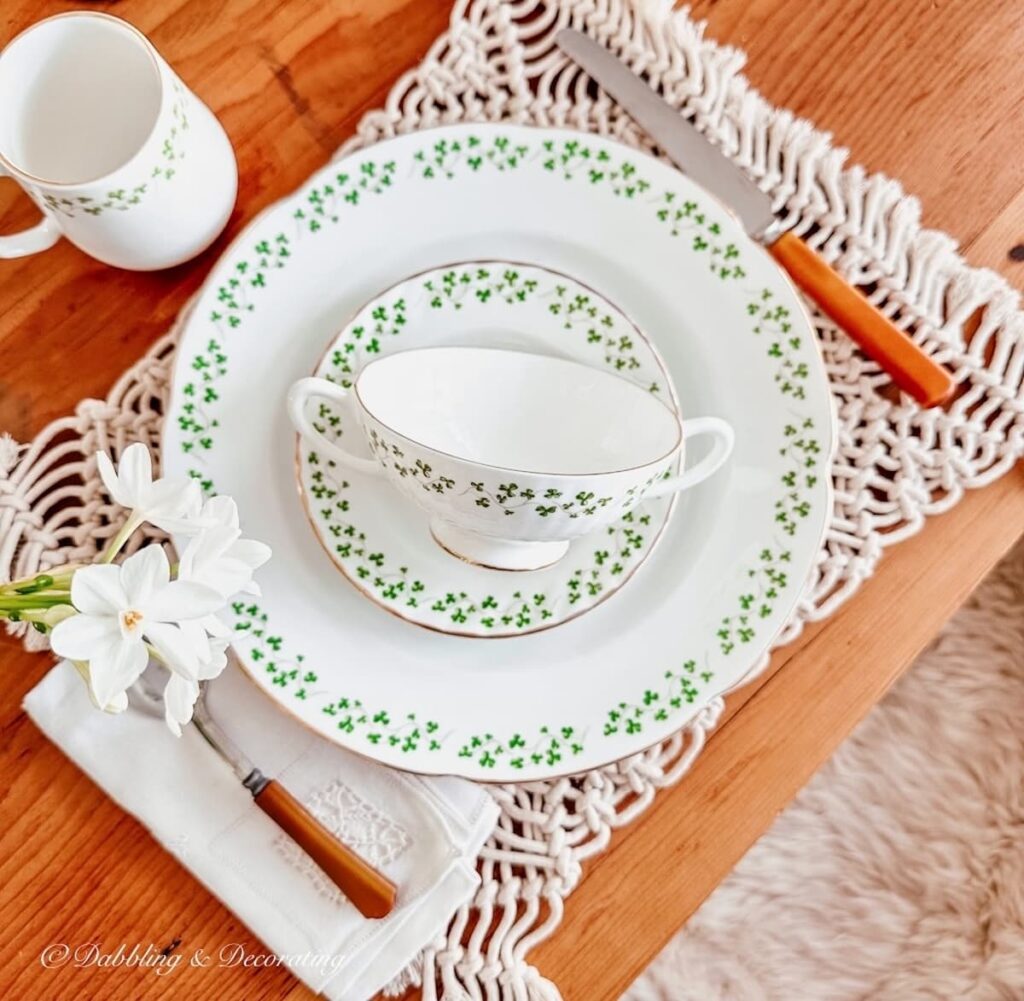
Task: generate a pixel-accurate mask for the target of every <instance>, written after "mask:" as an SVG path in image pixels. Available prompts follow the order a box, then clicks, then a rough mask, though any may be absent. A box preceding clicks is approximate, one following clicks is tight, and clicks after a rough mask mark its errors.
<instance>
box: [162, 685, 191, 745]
mask: <svg viewBox="0 0 1024 1001" xmlns="http://www.w3.org/2000/svg"><path fill="white" fill-rule="evenodd" d="M197 698H199V684H198V683H197V682H195V681H193V680H192V679H191V678H183V677H182V676H181V675H180V674H173V673H172V674H171V676H170V677H169V678H168V679H167V686H166V687H165V688H164V719H165V720H166V721H167V726H168V727H169V728H170V731H171V733H173V734H174V736H175V737H180V736H181V725H182V723H187V722H188V721H189V720H190V719H192V709H193V707H194V706H195V704H196V699H197Z"/></svg>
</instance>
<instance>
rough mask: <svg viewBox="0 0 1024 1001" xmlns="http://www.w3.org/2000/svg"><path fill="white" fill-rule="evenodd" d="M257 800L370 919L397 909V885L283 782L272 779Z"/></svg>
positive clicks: (256, 797)
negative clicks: (339, 836)
mask: <svg viewBox="0 0 1024 1001" xmlns="http://www.w3.org/2000/svg"><path fill="white" fill-rule="evenodd" d="M253 799H255V800H256V804H257V806H259V808H260V809H261V810H262V811H263V812H264V813H265V814H266V815H267V816H268V817H270V819H271V820H273V821H274V823H276V824H277V826H278V827H280V828H281V830H283V831H284V832H285V833H286V834H288V835H289V836H290V837H291V838H292V839H293V840H294V841H295V843H296V844H297V845H298V846H299V847H300V848H301V849H302V850H303V851H304V852H305V853H306V854H307V855H308V856H309V857H310V858H311V859H312V860H313V861H314V862H315V863H316V864H317V865H318V866H320V868H321V869H323V871H324V873H325V874H326V875H327V876H328V877H329V878H330V880H331V882H332V883H334V885H335V886H337V887H338V889H339V890H341V892H342V893H344V894H345V896H346V897H348V899H349V900H351V901H352V903H353V904H355V906H356V909H357V910H358V911H359V913H360V914H362V915H363V916H364V917H367V918H382V917H384V916H385V915H387V914H390V913H391V909H392V908H393V907H394V906H395V894H396V890H395V884H394V883H392V882H391V881H390V880H389V879H387V878H386V877H384V876H382V875H381V874H380V873H379V872H377V870H376V869H374V868H373V867H372V866H371V865H369V864H368V863H367V862H365V861H364V860H363V859H361V858H360V857H359V856H358V855H356V853H355V852H354V851H352V850H351V849H350V848H349V847H347V846H346V845H344V844H342V842H341V841H339V840H338V839H337V838H336V837H335V836H334V835H333V834H331V832H330V831H328V830H327V828H326V827H324V826H323V825H322V824H321V823H320V822H319V821H318V820H317V819H316V817H314V816H313V815H312V814H311V813H310V812H309V811H308V810H307V809H306V808H305V807H304V806H303V805H302V804H301V803H300V802H299V801H298V800H297V799H296V798H295V797H294V796H292V794H291V793H290V792H288V790H287V789H285V787H284V786H283V785H281V783H280V782H277V781H275V780H273V779H271V780H270V781H269V782H267V784H266V785H265V786H263V788H262V789H260V791H259V792H257V793H256V794H255V795H254V796H253Z"/></svg>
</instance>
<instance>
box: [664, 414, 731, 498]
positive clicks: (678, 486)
mask: <svg viewBox="0 0 1024 1001" xmlns="http://www.w3.org/2000/svg"><path fill="white" fill-rule="evenodd" d="M702 434H710V435H714V438H715V443H714V445H712V446H711V451H710V452H709V453H708V454H707V455H706V456H704V458H703V459H701V460H700V462H698V463H697V465H696V466H694V467H693V468H692V469H687V470H686V472H685V473H680V474H679V475H678V476H673V477H672V478H671V479H668V480H662V481H661V482H660V483H656V484H654V485H653V486H652V487H651V489H650V490H648V491H647V493H645V494H644V497H645V498H647V497H664V496H665V495H666V494H676V493H679V491H680V490H689V488H690V487H693V486H696V485H697V484H698V483H700V482H702V481H703V480H706V479H707V478H708V477H709V476H710V475H711V474H712V473H716V472H718V470H719V469H720V468H721V466H722V464H723V463H724V462H725V460H726V459H728V458H729V456H730V455H732V447H733V444H734V443H735V441H736V435H735V434H734V433H733V430H732V426H731V425H730V424H727V423H726V422H725V421H723V420H722V419H721V418H720V417H695V418H693V420H689V421H683V440H684V441H685V440H686V439H687V438H698V437H700V436H701V435H702Z"/></svg>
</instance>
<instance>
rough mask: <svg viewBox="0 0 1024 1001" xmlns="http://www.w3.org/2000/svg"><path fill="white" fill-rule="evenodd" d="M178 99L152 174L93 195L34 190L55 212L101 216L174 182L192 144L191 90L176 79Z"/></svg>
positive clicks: (130, 205) (121, 209) (125, 208)
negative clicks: (129, 183)
mask: <svg viewBox="0 0 1024 1001" xmlns="http://www.w3.org/2000/svg"><path fill="white" fill-rule="evenodd" d="M172 87H173V91H174V100H173V101H172V103H171V122H170V126H169V127H168V130H167V133H166V134H165V135H164V137H163V139H162V140H161V143H160V149H159V152H158V154H157V158H156V160H155V161H154V162H152V164H151V167H150V169H149V173H148V174H146V175H145V176H144V177H140V179H138V180H137V181H136V182H135V183H133V184H131V185H129V186H128V187H120V188H112V189H111V190H109V191H106V192H104V193H103V194H100V195H96V196H95V197H93V196H87V195H76V196H73V197H70V198H69V197H67V196H61V197H57V196H56V195H54V194H53V193H52V192H48V191H42V190H40V189H38V188H36V189H34V192H35V195H36V198H37V199H38V200H39V202H40V203H41V204H42V205H44V206H45V207H46V208H47V209H49V210H50V212H52V213H53V214H55V215H59V216H63V217H64V218H67V219H73V218H74V217H75V216H80V215H83V214H84V215H91V216H98V215H102V214H103V213H104V212H127V211H128V210H129V209H132V208H134V207H135V206H136V205H138V204H140V203H141V202H142V200H143V199H144V198H146V197H148V196H149V195H151V194H152V193H153V191H154V190H155V189H157V188H158V187H159V185H160V184H161V183H162V182H164V181H170V180H171V179H172V178H173V177H174V175H175V174H176V173H177V171H178V167H179V166H180V164H181V161H182V160H184V159H185V154H186V151H187V147H188V141H187V140H188V135H187V133H188V131H189V120H188V102H189V96H188V91H186V90H185V88H184V87H183V86H182V85H181V84H180V83H179V82H178V81H177V80H175V81H174V83H173V84H172Z"/></svg>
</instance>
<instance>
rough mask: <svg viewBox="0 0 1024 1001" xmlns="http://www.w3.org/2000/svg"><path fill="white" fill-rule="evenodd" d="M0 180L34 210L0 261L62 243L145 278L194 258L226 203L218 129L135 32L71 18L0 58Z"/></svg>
mask: <svg viewBox="0 0 1024 1001" xmlns="http://www.w3.org/2000/svg"><path fill="white" fill-rule="evenodd" d="M0 174H2V175H7V176H10V177H12V178H13V179H14V180H15V181H17V183H18V184H19V185H21V187H22V188H24V189H25V191H26V192H27V193H28V195H29V196H30V197H31V198H32V199H33V201H34V202H35V203H36V204H37V205H38V206H39V208H40V209H41V210H42V212H43V219H42V221H41V222H40V223H39V224H38V225H36V226H34V227H32V228H30V229H27V230H24V231H23V232H21V233H16V234H13V235H11V236H0V258H3V257H22V256H24V255H26V254H34V253H37V252H38V251H40V250H46V249H47V248H48V247H52V246H53V244H54V243H56V242H57V240H58V239H59V238H60V237H61V235H63V236H66V237H67V238H68V239H69V240H70V241H71V242H72V243H74V244H75V245H76V246H77V247H79V248H81V249H82V250H84V251H85V253H87V254H89V255H91V256H92V257H95V258H96V259H97V260H100V261H103V262H104V263H105V264H113V265H115V266H117V267H121V268H130V269H132V270H137V271H150V270H153V269H156V268H166V267H170V266H172V265H175V264H180V263H182V262H183V261H187V260H188V259H189V258H191V257H194V256H195V255H196V254H198V253H199V252H200V251H202V250H204V249H205V248H206V247H207V246H209V244H210V243H212V242H213V240H214V239H215V238H216V237H217V235H218V234H219V233H220V231H221V230H222V229H223V228H224V225H225V223H226V222H227V220H228V217H229V216H230V215H231V210H232V208H233V207H234V204H235V194H236V192H237V189H238V171H237V167H236V165H235V156H234V153H233V152H232V149H231V144H230V142H228V138H227V136H226V135H225V133H224V130H223V128H221V125H220V123H219V122H218V121H217V119H216V118H215V117H214V116H213V114H212V112H211V111H210V110H209V108H207V107H206V105H204V104H203V103H202V102H201V101H200V100H199V99H198V98H197V97H196V96H195V95H194V94H193V93H192V92H191V91H190V90H189V89H188V88H187V87H186V86H185V85H184V84H183V83H182V82H181V80H180V79H178V76H177V75H176V74H175V72H174V71H173V70H172V69H171V67H170V66H168V65H167V63H166V62H165V61H164V60H163V59H162V58H161V57H160V55H159V54H158V53H157V51H156V49H154V48H153V46H152V45H151V44H150V42H149V40H148V39H147V38H146V37H145V35H143V34H142V33H141V32H140V31H138V30H137V29H136V28H134V27H132V25H130V24H128V23H127V22H126V21H122V20H120V18H116V17H111V16H110V15H108V14H100V13H95V12H91V11H89V12H86V11H72V12H70V13H67V14H58V15H56V16H55V17H50V18H47V19H45V20H43V21H39V22H38V23H37V24H34V25H32V26H31V27H29V28H27V29H26V30H25V31H23V32H22V33H21V34H20V35H18V36H17V37H16V38H14V39H13V41H11V42H10V43H9V44H8V45H7V47H6V48H5V49H4V50H3V51H2V52H0Z"/></svg>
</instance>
